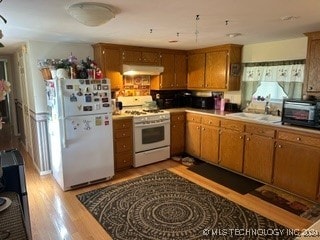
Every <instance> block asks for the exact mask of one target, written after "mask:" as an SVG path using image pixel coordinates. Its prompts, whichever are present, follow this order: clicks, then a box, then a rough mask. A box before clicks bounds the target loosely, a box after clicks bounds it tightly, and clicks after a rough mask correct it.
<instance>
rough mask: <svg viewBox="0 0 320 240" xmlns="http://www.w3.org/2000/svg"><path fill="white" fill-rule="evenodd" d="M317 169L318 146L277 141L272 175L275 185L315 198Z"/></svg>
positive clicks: (319, 150)
mask: <svg viewBox="0 0 320 240" xmlns="http://www.w3.org/2000/svg"><path fill="white" fill-rule="evenodd" d="M319 171H320V149H319V148H318V147H310V146H306V145H301V144H297V143H291V142H287V141H281V140H279V141H277V143H276V148H275V159H274V177H273V178H274V181H273V184H274V185H275V186H277V187H280V188H283V189H285V190H288V191H290V192H293V193H296V194H298V195H301V196H303V197H306V198H309V199H313V200H317V197H319V196H317V195H318V194H319V192H318V191H319V177H320V176H319ZM318 200H319V198H318Z"/></svg>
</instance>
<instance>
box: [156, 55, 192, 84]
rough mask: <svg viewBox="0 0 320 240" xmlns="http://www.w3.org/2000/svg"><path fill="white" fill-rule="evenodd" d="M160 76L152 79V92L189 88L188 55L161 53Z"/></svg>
mask: <svg viewBox="0 0 320 240" xmlns="http://www.w3.org/2000/svg"><path fill="white" fill-rule="evenodd" d="M160 65H161V66H163V68H164V70H163V73H161V74H160V76H153V77H152V79H151V89H152V90H177V89H186V88H187V55H186V54H184V53H181V54H177V53H170V52H166V53H161V64H160Z"/></svg>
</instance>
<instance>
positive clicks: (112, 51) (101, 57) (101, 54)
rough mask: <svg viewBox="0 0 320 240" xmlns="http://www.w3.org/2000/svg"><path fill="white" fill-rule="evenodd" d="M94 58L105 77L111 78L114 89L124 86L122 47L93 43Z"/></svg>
mask: <svg viewBox="0 0 320 240" xmlns="http://www.w3.org/2000/svg"><path fill="white" fill-rule="evenodd" d="M93 50H94V60H95V62H96V63H97V65H98V66H99V67H100V68H101V71H102V73H103V77H106V78H109V79H110V81H111V88H112V89H121V88H122V75H121V72H122V65H121V54H120V49H117V48H109V47H107V46H104V44H95V45H93Z"/></svg>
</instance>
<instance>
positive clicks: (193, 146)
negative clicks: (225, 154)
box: [186, 113, 220, 163]
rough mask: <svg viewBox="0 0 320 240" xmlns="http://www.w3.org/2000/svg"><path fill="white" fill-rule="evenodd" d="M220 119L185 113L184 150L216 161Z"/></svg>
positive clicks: (192, 154)
mask: <svg viewBox="0 0 320 240" xmlns="http://www.w3.org/2000/svg"><path fill="white" fill-rule="evenodd" d="M219 125H220V119H219V118H216V117H211V116H205V115H199V114H193V113H187V123H186V152H187V153H188V154H190V155H191V156H194V157H197V158H200V159H202V160H204V161H207V162H212V163H218V159H219Z"/></svg>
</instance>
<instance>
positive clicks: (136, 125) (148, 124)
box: [134, 120, 170, 127]
mask: <svg viewBox="0 0 320 240" xmlns="http://www.w3.org/2000/svg"><path fill="white" fill-rule="evenodd" d="M166 124H170V120H164V121H160V122H156V121H155V122H149V123H135V124H134V126H135V127H151V126H163V125H166Z"/></svg>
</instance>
